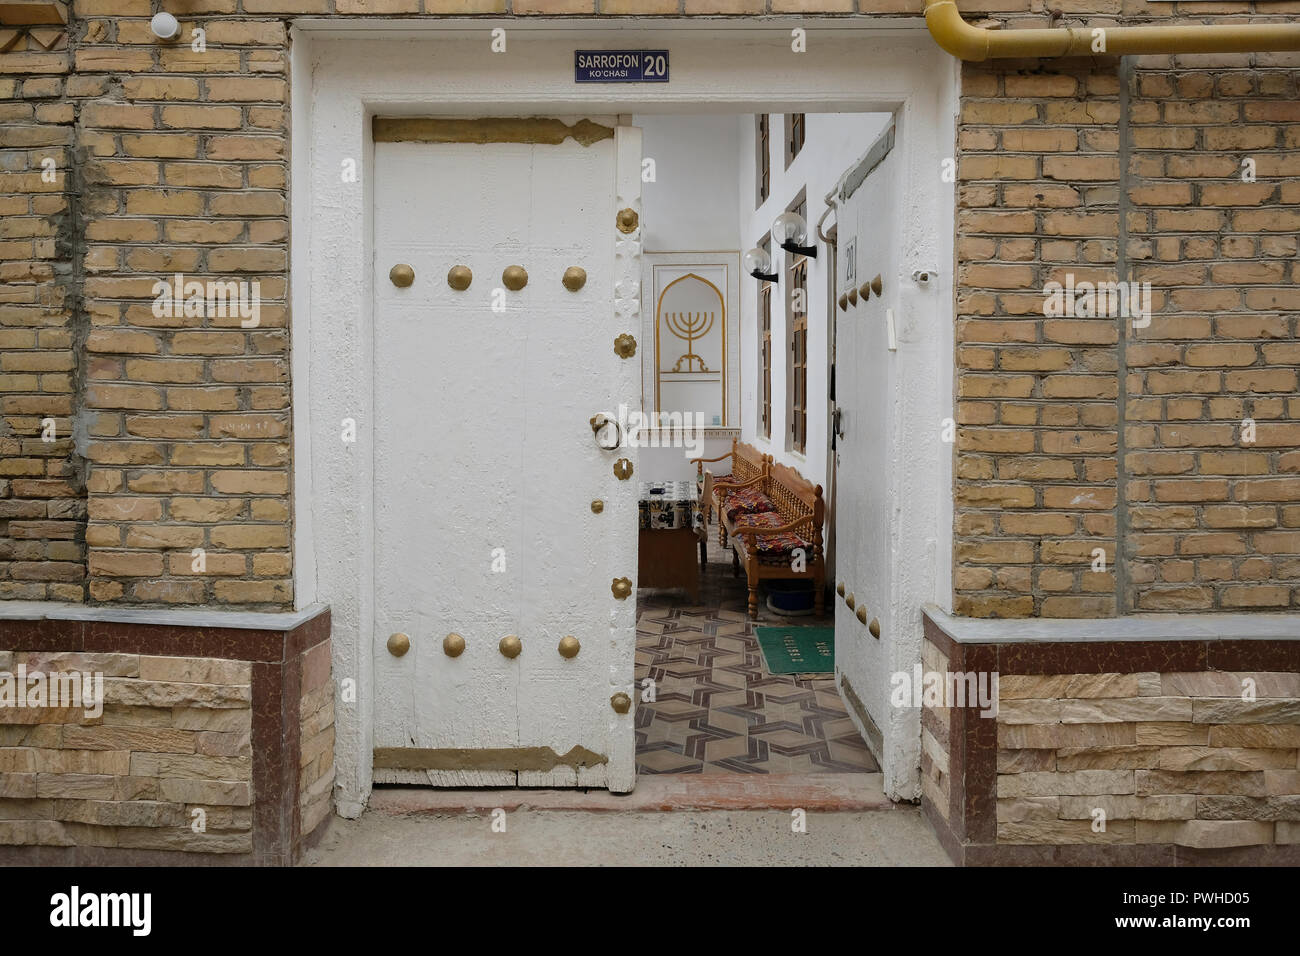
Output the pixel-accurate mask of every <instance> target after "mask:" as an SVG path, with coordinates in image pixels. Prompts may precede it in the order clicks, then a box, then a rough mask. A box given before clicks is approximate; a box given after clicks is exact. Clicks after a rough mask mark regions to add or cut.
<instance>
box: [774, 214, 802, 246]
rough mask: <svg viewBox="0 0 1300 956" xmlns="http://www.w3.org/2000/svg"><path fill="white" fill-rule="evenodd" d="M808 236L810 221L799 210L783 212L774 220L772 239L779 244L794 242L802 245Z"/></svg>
mask: <svg viewBox="0 0 1300 956" xmlns="http://www.w3.org/2000/svg"><path fill="white" fill-rule="evenodd" d="M807 238H808V223H806V222H804V218H803V216H801V215H799V214H798V213H797V212H783V213H781V215H779V216H777V217H776V218H775V219H773V220H772V241H773V242H775V243H776V244H777V245H778V246H781V245H784V244H785V243H787V242H792V243H794V244H795V245H796V246H802V245H803V244H804V240H805V239H807Z"/></svg>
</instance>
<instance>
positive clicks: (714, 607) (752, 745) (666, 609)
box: [636, 535, 880, 773]
mask: <svg viewBox="0 0 1300 956" xmlns="http://www.w3.org/2000/svg"><path fill="white" fill-rule="evenodd" d="M713 537H714V536H713V535H710V538H713ZM700 583H701V589H700V600H699V603H698V604H694V603H692V602H691V600H690V599H689V598H687V597H685V596H684V595H683V593H682V592H680V591H650V590H640V591H639V592H638V594H637V626H636V629H637V639H636V644H637V648H636V686H637V688H638V690H639V689H640V688H642V687H643V686H644V685H643V683H642V682H643V681H644V680H645V679H646V678H647V677H648V678H651V679H653V680H654V682H655V700H654V702H653V703H648V702H645V701H642V700H640V696H641V695H640V694H639V693H638V694H637V695H636V699H637V702H636V763H637V772H638V773H853V772H861V773H873V772H877V771H879V769H880V767H879V766H878V765H877V764H876V762H875V760H874V759H873V758H872V756H871V753H870V751H868V750H867V745H866V744H865V743H864V742H863V741H862V738H861V737H860V736H859V735H858V732H857V730H856V729H854V727H853V723H852V721H850V720H849V716H848V713H847V712H846V711H845V709H844V702H843V701H842V700H841V699H840V695H839V692H838V691H837V690H836V689H835V678H834V677H833V676H832V675H829V674H828V675H826V676H824V677H816V678H804V679H799V678H796V677H794V676H790V675H783V674H769V673H768V672H767V666H766V665H765V664H764V662H763V654H762V652H761V651H760V650H759V647H758V639H757V638H756V637H755V636H754V625H756V624H759V625H761V624H777V623H782V622H785V621H788V619H783V618H780V617H778V616H777V615H774V614H772V613H771V612H769V611H768V610H767V609H766V608H765V607H761V608H760V613H759V620H758V621H751V620H750V619H749V616H748V614H747V613H746V600H747V591H746V590H745V579H744V577H743V576H741V577H739V578H737V577H735V576H733V574H732V569H731V558H730V551H729V550H728V551H722V550H721V549H720V548H718V546H717V543H716V541H710V542H709V562H708V564H707V566H706V568H705V571H704V573H703V575H702V578H701V582H700ZM808 623H809V624H812V623H815V619H812V618H810V619H809V620H808Z"/></svg>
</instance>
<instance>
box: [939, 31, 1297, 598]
mask: <svg viewBox="0 0 1300 956" xmlns="http://www.w3.org/2000/svg"><path fill="white" fill-rule="evenodd" d="M1298 63H1300V57H1297V56H1294V55H1289V56H1284V55H1277V56H1264V55H1258V56H1253V57H1241V56H1235V57H1219V58H1215V57H1207V56H1200V57H1182V58H1178V62H1175V61H1174V58H1170V57H1150V58H1140V59H1139V60H1138V61H1137V62H1136V69H1134V70H1132V71H1131V72H1121V70H1120V69H1119V68H1118V65H1117V64H1115V63H1114V62H1107V61H1099V62H1097V63H1095V64H1094V63H1089V64H1071V63H1067V62H1063V61H1058V62H1057V63H1054V64H1051V65H1049V66H1047V67H1046V69H1043V68H1041V65H1040V64H1036V63H1020V62H1010V63H1004V64H999V65H997V66H994V67H987V66H979V67H975V66H969V65H968V66H967V68H966V70H965V76H964V79H963V100H962V124H961V128H960V131H959V150H960V160H959V162H960V165H959V170H960V173H959V175H960V181H959V207H960V208H959V213H958V222H957V231H958V260H959V283H960V288H959V290H958V294H957V296H958V303H957V304H958V328H957V340H958V350H957V366H958V386H957V390H958V406H957V408H958V416H957V417H958V422H959V426H960V427H959V431H958V435H957V442H956V455H957V458H956V462H957V464H956V473H957V479H956V485H957V487H956V489H955V497H956V505H957V515H956V519H955V537H956V547H955V551H956V563H957V567H956V569H955V586H954V590H955V592H956V593H955V607H956V610H957V611H958V613H962V614H969V615H972V616H981V617H1026V616H1043V617H1102V616H1110V615H1114V614H1117V613H1119V614H1122V613H1128V612H1132V611H1154V610H1163V611H1168V610H1212V609H1222V610H1231V611H1238V610H1285V609H1291V608H1295V607H1300V525H1297V521H1298V520H1300V511H1298V510H1297V503H1298V502H1300V453H1298V452H1297V447H1300V385H1298V382H1297V373H1296V359H1297V357H1300V351H1298V349H1300V346H1298V345H1297V342H1296V333H1297V314H1298V313H1300V296H1298V295H1297V293H1296V291H1295V290H1296V285H1295V283H1296V280H1297V278H1300V271H1297V269H1298V267H1297V262H1296V261H1295V254H1296V231H1297V229H1298V228H1300V189H1297V188H1296V184H1295V183H1294V182H1291V181H1289V177H1292V176H1294V173H1295V171H1296V169H1297V168H1300V152H1298V151H1297V147H1300V126H1297V124H1298V123H1300V109H1297V106H1296V103H1297V99H1298V98H1300V88H1298V87H1297V74H1296V69H1295V67H1296V65H1297V64H1298ZM1247 158H1249V159H1253V160H1254V163H1255V169H1254V175H1255V177H1256V178H1255V181H1254V182H1243V181H1242V172H1243V166H1242V160H1243V159H1247ZM1067 278H1071V279H1072V280H1073V282H1075V283H1079V282H1093V283H1096V282H1106V281H1111V282H1114V281H1117V280H1130V281H1134V282H1138V283H1150V286H1151V290H1150V291H1151V309H1152V313H1153V315H1152V316H1151V317H1150V324H1149V325H1147V326H1145V327H1143V326H1141V325H1140V324H1130V322H1129V321H1127V320H1126V319H1124V318H1122V317H1114V316H1108V315H1100V316H1098V315H1078V314H1076V315H1068V314H1067V315H1055V316H1053V315H1045V314H1044V313H1045V308H1046V307H1045V298H1044V294H1043V290H1044V287H1045V286H1046V284H1047V283H1049V282H1060V283H1062V284H1064V283H1066V281H1067ZM1247 420H1250V421H1249V422H1248V421H1247ZM1251 422H1253V425H1254V427H1253V434H1252V433H1251V432H1250V431H1248V427H1249V425H1250V423H1251ZM1117 463H1118V465H1119V467H1117ZM1099 552H1100V554H1099ZM1099 556H1100V557H1101V558H1102V560H1101V561H1100V562H1097V560H1096V559H1097V558H1098V557H1099ZM1094 562H1096V563H1095V564H1094Z"/></svg>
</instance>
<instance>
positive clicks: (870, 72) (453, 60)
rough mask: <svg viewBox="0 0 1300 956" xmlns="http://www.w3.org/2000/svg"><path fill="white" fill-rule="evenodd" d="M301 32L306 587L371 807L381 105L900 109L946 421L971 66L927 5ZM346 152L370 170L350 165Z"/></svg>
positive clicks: (910, 228) (346, 786)
mask: <svg viewBox="0 0 1300 956" xmlns="http://www.w3.org/2000/svg"><path fill="white" fill-rule="evenodd" d="M495 27H504V28H505V29H506V33H507V52H505V53H499V54H493V53H491V52H490V50H489V45H490V40H491V37H490V31H491V30H492V29H493V28H495ZM795 28H802V29H804V30H806V31H807V50H808V52H806V53H793V52H791V30H793V29H795ZM291 41H292V60H291V89H292V103H291V107H292V134H291V135H292V167H291V188H290V199H291V204H292V211H291V216H292V236H293V240H292V249H291V263H292V265H291V269H292V273H291V281H290V297H291V315H292V320H291V321H292V336H293V338H292V342H293V345H294V348H293V349H292V372H293V416H294V429H293V442H294V556H295V557H294V584H295V601H296V604H297V606H298V607H304V606H306V605H307V604H309V603H312V602H316V601H319V602H323V603H327V604H329V605H330V607H331V612H332V622H333V623H332V645H333V664H334V678H335V680H336V681H337V682H339V684H340V686H342V687H343V688H344V689H345V691H346V690H347V689H349V688H350V689H351V690H352V691H353V692H354V693H353V694H351V695H341V697H340V700H339V703H338V708H337V713H336V728H335V729H336V742H335V750H336V767H337V772H338V777H337V790H336V799H337V806H338V810H339V813H341V814H342V815H343V816H346V817H355V816H358V815H359V814H360V813H361V811H362V809H364V807H365V803H366V800H367V798H368V796H369V793H370V789H371V766H370V765H371V752H372V745H371V728H372V707H373V700H374V694H373V673H372V665H371V648H372V646H373V634H372V633H371V631H372V621H373V608H372V600H373V597H372V594H373V591H372V587H371V581H372V579H373V569H374V558H373V553H372V552H373V527H372V525H373V507H372V501H371V498H370V494H371V491H370V489H371V488H372V487H373V480H372V478H373V464H372V461H371V457H370V456H371V454H372V451H371V447H370V443H369V441H368V439H367V428H366V423H367V422H368V421H369V420H370V418H369V416H370V410H371V408H372V407H373V382H372V368H373V363H372V348H371V345H372V343H371V341H370V329H371V303H372V294H371V293H372V290H371V285H370V282H371V272H372V270H371V267H370V261H371V258H372V245H371V235H372V229H373V223H372V215H371V208H372V196H371V189H370V183H369V176H370V173H371V170H372V169H373V165H372V159H373V146H372V143H371V141H370V117H371V116H373V115H374V114H375V113H379V112H382V113H384V114H387V115H398V114H410V115H419V114H426V115H427V114H442V115H456V114H459V115H505V116H509V115H548V116H556V115H590V114H597V113H603V114H624V115H628V114H632V113H682V112H690V113H714V112H716V113H755V112H771V113H781V112H834V111H840V110H855V111H869V112H882V111H891V112H895V113H896V115H897V116H898V118H899V126H900V131H901V132H902V133H903V135H902V136H901V144H900V148H901V149H903V150H904V151H905V157H906V163H907V167H908V170H909V174H908V183H907V191H908V199H907V200H906V206H907V208H908V210H909V212H912V213H914V214H915V215H912V216H909V217H908V218H907V219H906V220H905V221H904V222H903V223H901V224H900V225H901V227H902V233H901V235H900V237H899V241H900V243H901V244H902V248H903V250H904V258H905V259H906V260H907V261H908V262H915V263H918V267H921V268H932V269H937V270H938V271H939V274H940V282H939V283H938V286H939V287H938V288H932V289H930V290H928V291H927V293H926V299H927V305H926V307H925V308H926V314H927V315H928V316H930V317H932V320H933V321H934V322H935V323H936V326H937V329H938V330H939V331H938V333H937V334H938V336H939V340H938V341H939V346H938V348H937V349H936V350H935V352H936V354H935V356H934V362H933V364H934V371H935V377H934V379H933V380H934V381H935V382H936V383H937V389H936V392H935V393H934V395H933V397H932V400H931V401H927V402H918V403H917V405H916V408H915V412H916V415H917V421H918V422H922V421H933V422H934V423H935V427H938V422H940V421H941V419H942V418H943V417H944V416H946V415H949V414H951V406H952V361H951V358H952V354H953V353H952V348H953V346H952V341H953V305H952V284H951V270H952V264H953V253H952V247H953V240H952V234H953V222H954V218H953V217H954V187H953V186H952V185H951V184H944V183H943V182H942V180H941V177H940V170H941V167H942V161H943V159H945V158H947V157H951V156H953V155H955V145H954V135H955V120H954V117H955V115H956V103H957V89H958V86H957V84H958V71H957V66H956V61H955V60H953V59H952V58H951V57H949V56H947V55H946V54H944V53H943V52H942V51H940V50H939V49H938V47H936V46H935V45H934V43H933V41H932V40H931V39H930V38H929V35H928V34H927V33H926V31H925V29H924V25H923V23H922V21H921V20H920V19H919V18H917V19H914V20H902V21H899V20H889V21H881V20H871V19H870V18H854V19H842V18H841V19H823V20H818V19H798V18H791V19H783V18H773V19H764V20H761V21H757V20H744V21H739V22H730V21H718V20H704V21H700V20H694V21H692V20H684V21H666V20H657V19H656V20H646V21H641V22H639V23H637V24H636V25H631V24H630V23H629V21H626V20H622V21H620V20H607V21H578V20H533V19H531V18H525V19H522V20H520V19H508V18H502V19H501V20H499V21H497V20H493V19H491V18H475V19H472V20H467V19H461V20H457V19H439V20H435V19H428V20H402V21H385V20H379V19H369V18H368V19H365V20H346V19H343V18H330V19H327V20H312V19H302V20H298V21H296V23H295V25H294V27H293V30H292V31H291ZM599 47H606V48H633V49H664V48H666V49H669V50H670V51H671V56H672V60H671V67H670V70H671V73H670V76H671V82H669V83H667V84H662V85H658V84H645V85H642V84H625V85H624V84H619V85H604V84H600V85H595V84H593V85H587V84H582V85H579V84H575V83H574V82H573V50H574V49H582V48H599ZM504 89H512V90H519V91H521V92H520V93H519V94H518V95H503V94H502V90H504ZM349 160H350V161H352V162H353V163H354V164H355V169H356V182H351V183H347V182H344V181H343V177H342V175H341V171H342V169H343V166H344V164H345V163H346V162H347V161H349ZM737 161H738V162H741V161H744V159H743V158H742V157H738V158H737ZM945 273H948V274H947V275H945ZM322 277H328V281H323V280H322ZM931 285H932V286H935V285H936V283H931ZM945 293H946V294H945ZM624 307H626V306H624ZM743 328H744V320H743V316H742V329H743ZM751 334H752V332H751ZM741 348H742V353H741V354H742V356H746V355H747V352H746V350H747V349H748V351H749V352H752V350H753V343H752V339H751V340H749V341H748V343H747V342H746V339H745V337H744V336H743V335H742V341H741ZM743 360H744V359H743V358H742V361H743ZM843 371H845V370H842V372H843ZM751 374H752V373H751ZM344 418H353V419H355V420H356V422H357V425H358V430H357V434H358V439H357V441H356V442H355V443H354V444H344V443H343V442H341V441H340V440H339V428H340V422H341V421H342V420H343V419H344ZM900 467H905V468H918V467H919V468H924V469H927V470H929V471H931V472H933V470H934V469H936V468H938V469H940V470H941V474H940V487H943V488H950V487H951V456H947V457H945V458H944V459H943V460H941V461H939V462H929V461H920V460H913V461H909V462H905V463H900ZM903 486H904V487H908V486H909V485H908V484H907V482H906V480H904V482H903ZM943 498H944V500H943V501H940V502H936V503H935V509H936V510H935V514H934V516H933V523H934V526H935V539H936V542H937V548H938V553H937V555H936V561H935V567H934V568H933V569H930V573H921V574H919V575H918V581H917V585H916V592H917V593H915V594H914V595H910V596H909V601H908V603H909V604H911V603H915V606H916V609H917V612H918V615H919V608H920V605H921V604H923V603H925V602H927V601H934V602H936V603H938V604H940V605H941V606H950V594H951V587H950V581H951V550H950V549H951V527H952V506H951V500H950V498H949V497H948V496H947V495H944V496H943ZM626 603H627V604H628V605H629V607H628V608H627V609H626V611H627V613H634V610H635V609H634V608H632V607H630V605H631V602H626ZM918 621H919V617H918ZM898 639H899V640H905V641H906V643H907V645H909V647H910V645H912V644H913V643H914V644H915V652H916V659H917V660H919V659H920V632H919V629H918V630H916V633H915V634H907V635H900V636H899V638H898ZM345 682H348V683H345ZM349 696H351V699H349ZM915 736H916V738H917V740H916V742H915V743H911V742H909V741H906V740H899V741H897V742H895V743H891V742H889V741H887V742H886V753H885V754H884V763H885V770H886V778H887V781H888V780H889V779H890V778H891V773H892V775H893V776H894V777H896V778H897V780H898V781H899V782H902V783H903V785H901V786H892V787H889V788H887V789H890V790H893V791H894V792H897V793H899V794H904V793H905V792H906V790H907V787H906V785H905V780H906V779H907V778H914V777H915V775H916V772H917V770H916V769H913V768H910V767H909V766H908V765H909V764H910V762H911V761H912V760H913V752H914V751H919V736H920V731H919V722H918V727H917V731H916V735H915ZM895 750H896V751H897V752H896V753H895ZM917 759H919V758H917ZM918 766H919V765H918Z"/></svg>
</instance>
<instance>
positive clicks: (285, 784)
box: [0, 602, 330, 866]
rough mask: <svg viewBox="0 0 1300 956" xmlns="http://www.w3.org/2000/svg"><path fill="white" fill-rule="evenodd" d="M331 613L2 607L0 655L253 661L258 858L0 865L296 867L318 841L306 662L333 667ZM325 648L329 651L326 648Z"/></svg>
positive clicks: (88, 855) (25, 855) (14, 855)
mask: <svg viewBox="0 0 1300 956" xmlns="http://www.w3.org/2000/svg"><path fill="white" fill-rule="evenodd" d="M329 640H330V613H329V608H327V607H325V606H323V605H314V606H312V607H310V608H307V609H305V610H303V611H298V612H294V613H292V614H273V613H247V612H220V611H185V610H176V611H172V610H158V611H151V610H147V609H131V610H116V609H108V608H88V607H80V606H76V605H57V604H42V603H29V602H22V603H21V604H20V603H19V602H7V603H0V651H28V652H31V651H39V652H52V653H86V654H142V655H150V656H154V657H195V658H216V659H220V660H229V661H247V662H249V663H250V664H251V670H252V682H251V690H252V733H251V744H252V811H253V813H252V816H253V826H252V852H251V853H201V852H187V851H183V850H161V849H159V850H154V849H134V848H126V847H104V846H81V845H78V846H0V866H23V865H29V866H97V865H114V866H122V865H128V866H130V865H138V866H159V865H179V866H214V865H215V866H228V865H236V866H237V865H245V866H247V865H257V866H285V865H292V864H293V863H295V862H297V860H298V859H299V858H300V857H301V856H302V854H303V852H304V851H305V850H306V849H308V848H309V847H310V846H312V845H314V844H315V842H316V841H318V840H319V839H320V837H321V835H322V834H323V833H324V831H325V829H326V826H327V824H328V819H329V814H326V815H325V816H324V817H323V818H322V819H321V820H320V821H318V822H317V824H316V825H315V827H314V828H313V830H312V832H310V833H302V832H301V828H300V823H299V821H300V819H301V817H300V813H299V810H300V805H299V804H300V799H301V788H300V782H299V781H300V767H299V764H300V751H301V743H302V741H301V734H300V731H301V724H300V701H301V698H302V696H303V662H304V659H305V658H306V657H307V655H308V654H309V652H311V651H313V650H315V651H316V654H315V655H312V656H313V658H315V659H319V657H320V655H322V654H323V655H324V658H325V660H326V661H328V658H329ZM322 645H323V647H322Z"/></svg>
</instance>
